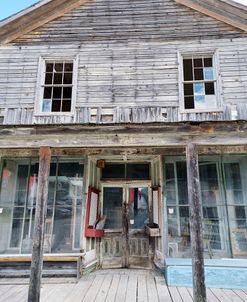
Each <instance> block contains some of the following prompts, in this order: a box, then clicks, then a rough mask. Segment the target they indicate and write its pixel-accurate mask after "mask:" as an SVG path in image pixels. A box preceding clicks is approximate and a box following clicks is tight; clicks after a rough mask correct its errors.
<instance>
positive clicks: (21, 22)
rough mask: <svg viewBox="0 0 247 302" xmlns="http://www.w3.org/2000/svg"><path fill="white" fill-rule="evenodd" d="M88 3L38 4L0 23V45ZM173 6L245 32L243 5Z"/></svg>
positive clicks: (209, 1)
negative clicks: (195, 12) (189, 10)
mask: <svg viewBox="0 0 247 302" xmlns="http://www.w3.org/2000/svg"><path fill="white" fill-rule="evenodd" d="M89 1H90V0H42V1H40V2H38V3H37V4H35V5H33V6H31V7H29V8H27V9H25V10H23V11H21V12H20V13H18V14H16V15H14V16H12V17H9V18H7V19H5V20H3V21H2V22H0V43H2V44H7V43H9V42H11V41H13V40H15V39H16V38H18V37H20V36H21V35H23V34H26V33H28V32H30V31H32V30H35V29H36V28H38V27H40V26H42V25H44V24H46V23H47V22H50V21H52V20H54V19H56V18H58V17H61V16H63V15H64V14H65V13H68V12H69V11H71V10H72V9H75V8H77V7H79V6H81V5H84V4H86V3H88V2H89ZM175 2H177V3H179V4H183V5H185V6H187V7H189V8H191V9H194V10H196V11H198V12H200V13H203V14H205V15H208V16H210V17H213V18H215V19H217V20H220V21H222V22H225V23H227V24H229V25H231V26H233V27H236V28H238V29H241V30H243V31H247V18H246V15H247V7H246V6H244V5H241V4H238V3H236V2H234V1H231V0H204V1H198V0H175Z"/></svg>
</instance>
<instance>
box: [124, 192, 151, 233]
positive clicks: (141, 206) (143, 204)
mask: <svg viewBox="0 0 247 302" xmlns="http://www.w3.org/2000/svg"><path fill="white" fill-rule="evenodd" d="M128 206H129V219H130V228H131V229H144V228H145V225H147V224H148V223H149V201H148V188H147V187H144V188H129V202H128Z"/></svg>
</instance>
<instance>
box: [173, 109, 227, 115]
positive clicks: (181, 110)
mask: <svg viewBox="0 0 247 302" xmlns="http://www.w3.org/2000/svg"><path fill="white" fill-rule="evenodd" d="M221 112H223V109H220V108H213V109H202V110H199V109H180V110H179V113H181V114H186V113H221Z"/></svg>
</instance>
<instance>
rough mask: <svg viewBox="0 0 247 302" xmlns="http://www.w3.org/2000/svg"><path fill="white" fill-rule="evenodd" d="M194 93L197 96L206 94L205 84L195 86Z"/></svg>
mask: <svg viewBox="0 0 247 302" xmlns="http://www.w3.org/2000/svg"><path fill="white" fill-rule="evenodd" d="M194 93H195V95H197V94H205V91H204V83H196V84H194Z"/></svg>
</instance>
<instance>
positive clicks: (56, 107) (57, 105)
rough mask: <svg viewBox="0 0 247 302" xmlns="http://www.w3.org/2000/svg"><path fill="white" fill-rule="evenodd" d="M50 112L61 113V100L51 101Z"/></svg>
mask: <svg viewBox="0 0 247 302" xmlns="http://www.w3.org/2000/svg"><path fill="white" fill-rule="evenodd" d="M51 110H52V112H59V111H61V100H53V101H52V108H51Z"/></svg>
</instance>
